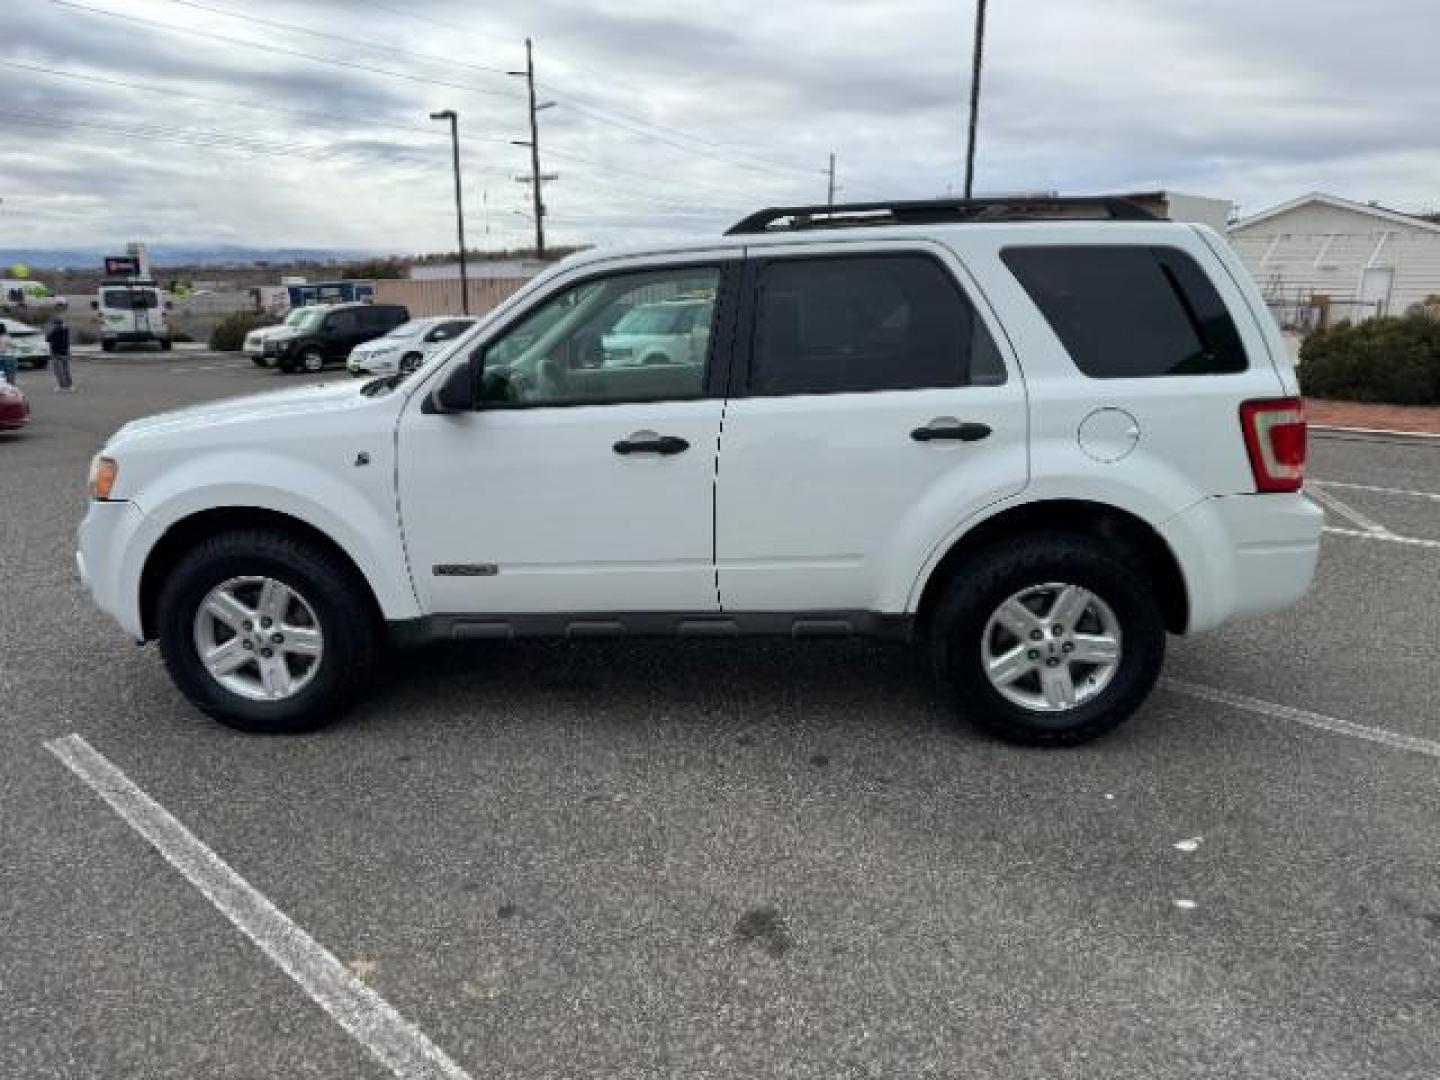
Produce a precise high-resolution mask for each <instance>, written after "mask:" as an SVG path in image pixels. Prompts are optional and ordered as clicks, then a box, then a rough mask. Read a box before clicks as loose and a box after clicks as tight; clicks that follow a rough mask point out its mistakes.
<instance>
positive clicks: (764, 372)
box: [750, 254, 1005, 395]
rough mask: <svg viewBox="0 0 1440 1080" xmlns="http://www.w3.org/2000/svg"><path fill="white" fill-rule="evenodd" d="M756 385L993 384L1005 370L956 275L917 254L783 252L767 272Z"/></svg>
mask: <svg viewBox="0 0 1440 1080" xmlns="http://www.w3.org/2000/svg"><path fill="white" fill-rule="evenodd" d="M758 290H759V291H758V294H757V296H756V308H755V333H754V344H753V354H752V360H751V373H750V390H751V393H754V394H758V395H778V394H837V393H863V392H874V391H883V390H920V389H928V388H937V387H958V386H971V385H975V384H978V383H986V384H996V383H1003V382H1004V381H1005V367H1004V364H1003V362H1002V361H1001V359H1000V354H999V352H998V351H997V349H996V347H995V342H994V340H993V339H992V338H991V336H990V333H989V331H988V330H987V329H986V328H985V324H984V322H983V320H982V319H981V318H980V316H979V314H978V313H977V312H976V310H975V307H974V305H972V304H971V303H970V301H969V299H968V298H967V297H966V296H965V294H964V293H962V292H961V291H960V288H959V286H958V284H957V283H956V282H955V279H954V278H953V277H952V276H951V275H950V273H949V272H948V271H947V270H946V269H945V268H944V267H943V266H942V265H941V264H940V263H938V262H937V261H936V260H935V259H933V258H931V257H929V256H928V255H920V254H895V255H860V256H841V257H822V258H794V259H777V260H774V261H772V262H769V263H767V264H766V265H765V266H764V267H763V268H762V270H761V272H760V275H759V282H758Z"/></svg>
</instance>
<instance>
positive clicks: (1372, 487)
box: [1306, 480, 1440, 500]
mask: <svg viewBox="0 0 1440 1080" xmlns="http://www.w3.org/2000/svg"><path fill="white" fill-rule="evenodd" d="M1310 484H1314V485H1315V486H1317V487H1322V488H1345V489H1347V490H1349V491H1374V492H1378V493H1379V494H1381V495H1408V496H1409V497H1410V498H1412V499H1437V500H1440V491H1411V490H1409V489H1408V488H1393V487H1380V486H1378V485H1376V484H1350V483H1346V482H1344V481H1341V480H1307V481H1306V486H1309V485H1310Z"/></svg>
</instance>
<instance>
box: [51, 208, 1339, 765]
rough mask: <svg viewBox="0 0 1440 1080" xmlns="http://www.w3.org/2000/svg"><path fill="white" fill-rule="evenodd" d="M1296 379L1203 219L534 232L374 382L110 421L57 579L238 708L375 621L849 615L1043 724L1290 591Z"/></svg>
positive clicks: (215, 700) (464, 625) (235, 716)
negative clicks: (705, 307)
mask: <svg viewBox="0 0 1440 1080" xmlns="http://www.w3.org/2000/svg"><path fill="white" fill-rule="evenodd" d="M693 296H706V297H714V302H713V305H712V306H711V308H710V311H709V319H710V325H709V327H708V328H704V329H705V333H704V334H703V337H704V340H705V343H706V347H705V348H704V349H703V350H700V351H699V352H698V353H696V354H695V355H687V356H684V357H677V358H675V359H673V360H672V361H671V362H667V363H663V364H651V365H645V364H635V363H633V362H632V361H631V359H630V358H628V357H624V358H619V360H618V362H612V361H613V360H615V358H614V357H612V356H609V355H607V349H606V347H605V344H604V342H605V340H606V337H607V335H612V331H613V330H614V328H615V327H616V326H617V325H618V324H619V323H621V322H622V321H623V320H624V319H625V318H626V313H627V312H630V311H633V310H635V309H637V308H640V307H642V306H643V305H653V304H659V303H664V302H666V301H668V300H671V299H673V298H679V297H693ZM611 340H612V341H613V336H612V337H611ZM1297 392H1298V391H1297V386H1296V380H1295V375H1294V371H1293V369H1292V367H1291V364H1290V362H1289V360H1288V359H1287V355H1286V352H1285V348H1284V345H1283V343H1282V341H1281V339H1280V336H1279V334H1278V331H1277V330H1276V327H1275V325H1274V323H1273V322H1272V320H1271V319H1270V317H1269V315H1268V314H1267V311H1266V308H1265V305H1264V302H1263V301H1262V299H1261V297H1260V296H1259V295H1258V293H1257V291H1256V289H1255V286H1254V284H1253V283H1252V282H1251V281H1250V279H1249V278H1248V277H1247V276H1246V274H1245V271H1244V270H1243V269H1242V267H1241V265H1240V262H1239V260H1238V259H1236V257H1235V256H1234V254H1233V253H1232V252H1231V251H1230V249H1229V248H1228V247H1227V246H1226V244H1225V243H1224V241H1222V240H1221V239H1220V238H1218V237H1217V236H1216V235H1215V234H1214V233H1212V232H1210V231H1209V230H1207V229H1205V228H1202V227H1195V226H1190V225H1181V224H1172V223H1169V222H1164V221H1160V220H1156V219H1153V218H1151V217H1150V216H1149V215H1147V214H1146V213H1145V212H1143V211H1141V210H1139V209H1137V208H1136V207H1134V206H1133V205H1131V204H1129V203H1126V202H1123V201H1119V200H1105V199H1092V200H1064V199H1061V200H999V201H996V200H990V201H984V200H976V201H945V202H926V203H898V204H884V205H878V204H866V205H857V206H838V207H833V208H825V207H799V208H784V209H777V210H770V211H765V212H762V213H760V214H756V215H754V216H753V217H751V218H747V219H746V220H745V221H743V222H741V223H740V224H739V225H737V226H736V227H735V228H733V229H731V230H730V232H729V233H728V234H727V235H726V236H724V237H723V238H715V239H712V240H709V241H701V242H695V243H691V244H679V245H672V246H664V247H647V248H644V249H642V250H635V251H629V252H589V253H585V254H583V255H581V256H578V257H574V258H571V259H568V260H566V261H565V262H563V263H561V264H559V265H558V266H556V267H555V268H554V269H553V270H551V271H550V272H549V273H547V274H545V275H543V276H542V277H539V278H537V279H536V280H535V281H534V282H532V283H531V284H530V285H528V286H527V287H526V288H525V289H523V290H522V291H521V292H519V293H517V294H516V295H515V296H514V297H513V298H511V299H510V300H509V301H507V302H506V303H505V304H504V305H503V306H502V307H500V308H499V309H497V310H496V311H495V312H494V313H493V314H491V315H490V316H488V317H487V318H486V319H484V320H483V321H481V323H480V324H479V325H478V326H477V327H475V328H474V329H472V330H470V331H469V332H468V333H466V334H464V335H463V336H461V337H460V338H459V339H457V341H456V342H455V343H454V344H453V345H451V346H450V347H449V348H448V350H447V351H445V352H442V353H440V354H439V355H437V356H436V357H435V358H434V359H433V360H432V362H431V363H429V364H427V365H426V366H425V367H424V368H422V369H421V371H420V372H419V373H417V374H416V375H415V376H413V377H411V378H410V379H408V380H404V381H401V380H400V379H399V378H395V377H392V378H381V379H375V380H371V381H369V382H366V383H364V384H360V385H357V384H355V383H352V382H349V381H347V382H345V383H343V384H340V385H334V386H330V387H325V388H316V387H305V388H303V389H299V390H293V391H288V392H281V393H277V394H271V395H267V396H264V397H255V398H247V399H242V400H237V401H227V402H219V403H215V404H210V405H202V406H199V407H196V408H192V409H186V410H182V411H180V412H175V413H168V414H165V415H162V416H157V417H153V418H150V419H147V420H140V421H136V422H134V423H131V424H128V425H126V426H125V427H124V428H122V429H121V430H120V432H118V433H117V434H116V435H115V436H114V437H113V438H112V439H111V440H110V442H109V444H108V445H107V446H106V447H105V449H104V451H103V453H102V454H101V455H100V456H99V457H97V458H96V461H95V465H94V469H93V476H92V489H93V496H94V498H93V501H92V503H91V505H90V510H89V513H88V515H87V516H86V518H85V521H84V523H83V525H82V526H81V529H80V557H79V558H80V570H81V574H82V576H84V577H85V579H86V580H87V581H88V583H89V587H90V589H91V591H92V592H93V593H94V596H95V599H96V601H97V602H98V603H99V605H100V606H101V607H102V608H103V609H104V610H106V611H108V612H109V613H111V614H112V615H113V616H114V617H115V618H116V619H117V620H118V621H119V623H120V625H121V626H122V627H124V629H125V630H126V631H127V632H128V633H129V634H130V636H132V637H134V638H136V639H138V640H140V641H149V640H158V641H159V643H160V648H161V650H162V652H163V654H164V657H165V661H166V664H167V665H168V667H169V670H170V672H171V674H172V676H173V678H174V680H175V682H176V683H177V684H178V685H179V687H180V688H181V689H182V690H183V691H184V692H185V694H186V695H188V696H189V698H190V699H191V700H192V701H193V702H194V703H195V704H196V705H197V706H198V707H199V708H200V709H202V710H203V711H205V712H206V713H208V714H210V715H211V716H213V717H215V718H216V719H218V720H221V721H223V722H224V723H227V724H231V725H233V726H236V727H239V728H243V729H246V730H251V731H267V732H284V731H296V730H301V729H305V728H310V727H314V726H316V725H318V724H320V723H323V722H324V721H326V720H328V719H330V718H331V717H333V716H335V715H337V714H338V713H339V712H340V711H341V710H342V709H343V708H344V707H345V706H346V705H348V704H349V703H350V702H352V701H353V700H354V699H355V698H356V696H357V694H359V692H360V691H361V688H362V685H363V682H364V678H365V676H366V675H367V674H368V673H369V672H370V670H371V669H372V668H373V667H374V666H375V665H377V664H378V663H379V662H380V656H381V646H382V644H383V643H385V642H386V640H387V639H389V640H390V641H394V642H400V643H415V642H421V641H429V640H436V639H446V640H448V639H457V638H458V639H486V640H497V639H510V638H516V637H522V636H534V635H543V636H556V637H569V638H582V637H610V636H615V635H622V634H659V635H682V636H691V635H693V636H705V637H728V636H734V635H740V634H755V633H759V634H776V635H781V636H786V637H809V636H819V635H843V634H871V635H877V636H882V637H887V638H898V639H904V640H909V641H914V642H916V643H917V644H919V645H921V646H922V647H923V648H925V649H926V650H928V654H929V656H930V657H931V659H932V660H933V663H934V667H935V669H936V671H937V673H938V674H939V675H940V676H941V677H942V678H943V679H944V680H945V681H947V682H948V683H949V684H950V685H951V686H952V687H953V689H954V691H955V695H956V697H957V698H958V702H959V708H960V711H961V713H962V715H964V716H965V717H967V718H970V719H972V720H974V721H976V722H978V723H980V724H981V725H983V726H984V727H985V728H987V729H988V730H990V731H992V732H994V733H996V734H998V735H1000V736H1002V737H1004V738H1007V739H1011V740H1015V741H1020V742H1026V743H1032V744H1041V745H1067V744H1075V743H1079V742H1083V741H1085V740H1087V739H1090V738H1093V737H1094V736H1096V735H1098V734H1101V733H1103V732H1105V731H1107V730H1109V729H1111V728H1113V727H1114V726H1115V725H1117V724H1118V723H1120V722H1121V721H1122V720H1123V719H1124V718H1125V717H1127V716H1128V715H1129V714H1130V713H1131V712H1133V711H1134V710H1135V709H1136V707H1137V706H1139V705H1140V704H1141V702H1143V701H1144V700H1145V697H1146V695H1147V694H1148V693H1149V692H1150V690H1151V688H1152V686H1153V685H1154V683H1155V680H1156V678H1157V676H1158V674H1159V671H1160V667H1161V662H1162V658H1163V655H1164V651H1165V641H1166V632H1167V631H1169V632H1170V633H1176V634H1195V633H1199V632H1201V631H1204V630H1208V629H1210V628H1212V627H1214V626H1216V625H1217V624H1218V623H1220V622H1221V621H1222V620H1224V619H1227V618H1230V617H1232V616H1236V615H1245V614H1251V613H1255V612H1265V611H1274V610H1276V609H1278V608H1282V607H1285V606H1286V605H1288V604H1291V603H1292V602H1294V601H1295V600H1296V599H1297V598H1298V597H1300V596H1301V595H1302V594H1303V593H1304V592H1305V590H1306V589H1307V588H1308V586H1309V584H1310V581H1311V577H1312V574H1313V572H1314V569H1315V563H1316V559H1317V556H1318V552H1319V541H1320V532H1321V514H1320V512H1319V510H1318V509H1317V508H1316V507H1314V506H1313V505H1312V504H1311V503H1310V502H1308V501H1307V500H1306V499H1305V498H1304V497H1303V496H1302V495H1301V494H1300V486H1301V481H1302V474H1303V467H1304V458H1305V421H1304V416H1303V413H1302V410H1301V403H1300V400H1299V399H1298V397H1297V396H1296V395H1297Z"/></svg>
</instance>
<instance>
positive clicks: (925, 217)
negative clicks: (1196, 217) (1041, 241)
mask: <svg viewBox="0 0 1440 1080" xmlns="http://www.w3.org/2000/svg"><path fill="white" fill-rule="evenodd" d="M787 218H788V219H789V222H790V223H789V224H788V225H783V226H778V227H777V223H779V222H783V221H785V220H786V219H787ZM1066 220H1081V221H1096V220H1100V221H1164V220H1165V219H1164V218H1162V217H1160V216H1159V215H1157V214H1154V213H1151V212H1150V211H1149V210H1147V209H1146V208H1145V207H1143V206H1141V205H1140V204H1139V203H1137V202H1134V201H1133V200H1131V199H1122V198H1118V197H1115V196H1109V195H1104V196H1028V195H1027V196H1014V197H1009V198H1006V197H1004V196H997V197H994V198H982V199H922V200H915V201H902V202H867V203H835V204H834V205H830V204H818V205H815V206H772V207H768V208H767V209H764V210H759V211H757V212H756V213H753V214H751V215H750V216H749V217H746V218H744V219H742V220H741V221H738V222H736V223H735V224H734V225H732V226H730V228H728V229H726V230H725V235H726V236H743V235H746V234H751V233H765V232H780V231H788V230H796V229H832V228H852V227H855V226H859V225H930V224H944V223H956V222H974V223H979V222H990V221H1066Z"/></svg>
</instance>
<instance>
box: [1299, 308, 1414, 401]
mask: <svg viewBox="0 0 1440 1080" xmlns="http://www.w3.org/2000/svg"><path fill="white" fill-rule="evenodd" d="M1300 387H1301V389H1302V390H1304V392H1305V393H1306V394H1307V395H1308V396H1310V397H1317V398H1337V399H1339V400H1342V401H1369V402H1375V403H1378V404H1385V405H1440V322H1437V321H1436V320H1434V319H1371V320H1370V321H1369V322H1363V323H1358V324H1356V325H1353V326H1352V325H1350V324H1348V323H1342V324H1340V325H1338V326H1334V327H1332V328H1330V329H1328V330H1320V331H1317V332H1316V333H1314V334H1311V335H1310V336H1309V337H1308V338H1306V339H1305V344H1304V345H1302V346H1301V347H1300Z"/></svg>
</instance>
